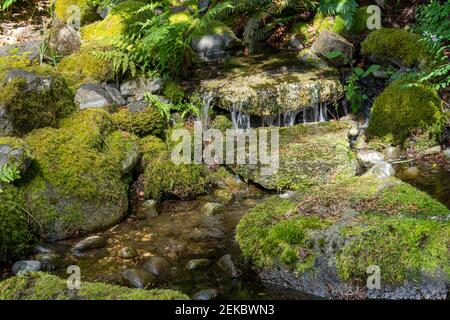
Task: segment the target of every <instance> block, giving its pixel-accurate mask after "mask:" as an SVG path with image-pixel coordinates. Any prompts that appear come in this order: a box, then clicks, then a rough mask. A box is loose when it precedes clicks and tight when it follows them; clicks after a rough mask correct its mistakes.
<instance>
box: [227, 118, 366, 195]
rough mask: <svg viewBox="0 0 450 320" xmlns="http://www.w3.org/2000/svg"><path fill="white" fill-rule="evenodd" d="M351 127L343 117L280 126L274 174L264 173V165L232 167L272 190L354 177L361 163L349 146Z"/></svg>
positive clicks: (304, 186)
mask: <svg viewBox="0 0 450 320" xmlns="http://www.w3.org/2000/svg"><path fill="white" fill-rule="evenodd" d="M349 128H350V124H348V123H346V122H339V121H335V122H328V123H319V124H311V125H297V126H293V127H285V128H280V131H279V133H280V139H279V168H278V170H277V171H276V172H275V173H274V174H270V175H262V171H261V167H262V166H261V165H250V164H248V165H235V166H230V167H231V168H232V169H233V170H234V172H235V173H236V174H239V175H240V176H242V177H243V178H244V179H245V180H246V181H253V182H255V183H257V184H259V185H261V186H263V187H264V188H266V189H270V190H302V189H306V188H309V187H311V186H314V185H322V184H327V183H331V182H336V181H340V180H343V179H346V178H350V177H352V176H354V175H355V173H356V170H357V167H358V165H357V160H356V156H355V155H354V154H353V153H352V151H351V150H350V147H349V141H348V138H347V133H348V130H349Z"/></svg>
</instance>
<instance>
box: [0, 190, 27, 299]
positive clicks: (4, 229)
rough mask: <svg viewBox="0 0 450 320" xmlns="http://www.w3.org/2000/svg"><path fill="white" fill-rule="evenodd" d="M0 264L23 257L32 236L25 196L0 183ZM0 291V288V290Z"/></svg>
mask: <svg viewBox="0 0 450 320" xmlns="http://www.w3.org/2000/svg"><path fill="white" fill-rule="evenodd" d="M0 189H1V192H0V265H2V264H3V263H6V262H12V261H13V260H14V259H18V258H21V257H23V256H24V255H25V254H26V253H27V252H28V250H29V249H30V243H31V240H32V238H33V236H32V234H31V232H30V229H29V226H28V214H27V212H26V208H27V206H26V204H25V197H24V195H23V193H22V192H20V191H19V190H18V189H17V188H16V187H14V186H12V185H7V184H2V183H0ZM0 291H1V290H0Z"/></svg>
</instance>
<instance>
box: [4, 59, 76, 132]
mask: <svg viewBox="0 0 450 320" xmlns="http://www.w3.org/2000/svg"><path fill="white" fill-rule="evenodd" d="M24 70H25V71H29V72H31V73H34V74H37V75H42V76H44V77H45V76H49V77H51V79H52V80H51V85H50V86H49V88H45V89H43V90H30V89H28V88H30V85H28V84H27V83H26V80H25V79H23V78H17V79H14V80H13V81H11V82H9V83H8V84H6V85H5V86H3V87H2V88H0V105H3V106H4V107H5V110H6V114H7V117H8V120H9V121H10V122H11V124H12V127H13V134H15V135H23V134H25V133H28V132H30V131H32V130H33V129H37V128H42V127H47V126H51V127H55V126H57V125H58V123H59V120H60V119H61V118H63V117H66V116H67V115H69V114H70V113H71V112H73V111H74V110H75V105H74V103H73V93H72V91H71V90H70V89H69V88H68V86H67V84H66V81H65V80H64V79H63V78H62V77H61V76H60V75H58V74H57V73H55V72H54V71H53V70H51V69H50V68H48V67H40V66H36V67H29V68H26V69H24Z"/></svg>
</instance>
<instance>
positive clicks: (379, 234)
mask: <svg viewBox="0 0 450 320" xmlns="http://www.w3.org/2000/svg"><path fill="white" fill-rule="evenodd" d="M343 233H344V234H345V235H346V236H347V237H350V238H351V241H350V242H349V243H348V244H347V245H346V246H345V247H344V248H343V250H342V252H341V253H340V254H339V255H338V256H337V261H336V265H337V269H338V272H339V274H340V276H341V277H342V279H344V280H353V281H356V280H357V279H360V280H362V281H364V279H366V277H367V268H368V267H369V266H372V265H375V266H379V267H380V270H381V277H382V281H383V282H387V283H392V284H397V283H402V282H403V281H404V280H406V279H409V280H411V279H414V278H416V277H417V276H419V275H420V274H421V273H422V272H427V273H428V274H436V273H437V272H445V273H446V274H447V277H449V278H450V265H449V260H448V252H449V249H450V224H449V223H442V222H438V221H431V220H417V219H411V218H400V217H394V218H388V219H385V218H382V217H378V216H369V217H367V219H365V220H364V224H362V225H358V226H356V227H355V226H353V227H348V228H346V229H344V230H343Z"/></svg>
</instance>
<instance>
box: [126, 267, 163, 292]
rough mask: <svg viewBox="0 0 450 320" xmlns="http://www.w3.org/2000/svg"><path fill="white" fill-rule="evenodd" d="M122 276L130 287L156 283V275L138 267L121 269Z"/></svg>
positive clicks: (144, 286) (151, 285)
mask: <svg viewBox="0 0 450 320" xmlns="http://www.w3.org/2000/svg"><path fill="white" fill-rule="evenodd" d="M122 278H123V280H124V281H125V282H126V283H127V285H128V286H129V287H132V288H139V289H144V288H149V287H153V286H154V285H155V283H156V277H155V276H154V275H153V274H151V273H150V272H147V271H144V270H138V269H127V270H125V271H123V272H122Z"/></svg>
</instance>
